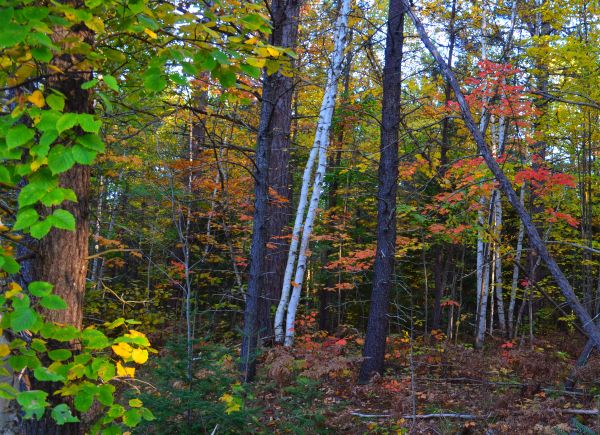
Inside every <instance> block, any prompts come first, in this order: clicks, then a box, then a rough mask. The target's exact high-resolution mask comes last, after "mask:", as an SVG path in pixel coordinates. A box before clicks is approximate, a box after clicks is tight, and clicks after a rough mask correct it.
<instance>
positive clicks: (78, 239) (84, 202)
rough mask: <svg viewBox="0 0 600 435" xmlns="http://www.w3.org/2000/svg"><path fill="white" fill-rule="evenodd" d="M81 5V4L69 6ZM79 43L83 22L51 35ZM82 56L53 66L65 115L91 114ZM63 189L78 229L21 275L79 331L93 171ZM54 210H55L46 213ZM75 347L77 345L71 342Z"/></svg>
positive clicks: (48, 424)
mask: <svg viewBox="0 0 600 435" xmlns="http://www.w3.org/2000/svg"><path fill="white" fill-rule="evenodd" d="M68 3H69V4H70V5H71V6H74V7H77V6H78V2H68ZM71 38H73V39H77V40H80V41H83V42H85V43H87V44H89V45H93V40H94V34H93V32H92V31H91V30H89V29H88V28H87V27H86V26H85V25H83V24H79V25H75V26H72V27H70V28H63V27H57V28H56V29H55V30H54V33H53V34H52V40H53V42H54V43H55V44H57V45H59V46H63V45H65V44H68V42H66V41H67V40H68V39H71ZM81 60H82V59H81V56H80V55H62V56H60V57H56V58H55V59H54V60H53V61H52V64H53V65H54V66H55V67H57V69H58V71H62V72H61V73H59V74H56V75H52V76H50V78H49V79H48V87H49V88H52V89H55V90H57V91H59V92H61V93H62V94H64V95H65V97H66V98H65V107H64V112H65V113H67V112H72V113H92V105H91V98H90V96H91V91H90V90H83V89H81V85H82V84H83V83H85V82H86V81H88V80H90V78H91V74H90V73H89V72H88V73H82V72H80V71H78V69H77V65H78V64H79V62H81ZM60 186H61V187H63V188H67V189H72V190H73V191H74V192H75V195H76V196H77V202H65V203H63V204H62V205H61V208H63V209H65V210H67V211H69V212H70V213H71V214H72V215H73V216H74V217H75V222H76V224H75V231H65V230H59V229H56V228H53V229H52V230H51V231H50V232H49V233H48V235H47V236H46V237H44V238H43V239H41V240H40V241H39V243H38V245H37V255H36V256H35V257H34V258H33V259H31V261H27V262H26V263H25V264H23V265H22V266H23V276H24V279H26V280H40V281H47V282H49V283H51V284H52V285H54V293H55V294H57V295H58V296H60V297H61V298H62V299H64V301H65V302H66V303H67V309H65V310H48V311H45V312H44V315H45V317H46V320H48V321H51V322H57V323H61V324H65V325H73V326H75V327H76V328H79V329H81V327H82V325H83V299H84V293H85V283H86V276H87V269H88V267H87V266H88V259H87V257H88V243H89V234H90V232H89V193H90V192H89V190H90V189H89V187H90V167H89V166H82V165H75V166H73V167H72V168H71V169H70V170H68V171H67V172H65V173H63V174H61V175H60ZM48 212H51V210H48ZM73 346H74V347H76V346H77V343H73ZM31 387H32V388H34V389H42V390H44V391H47V392H48V393H49V395H48V400H49V401H50V402H51V404H53V405H56V404H58V403H61V400H60V398H58V397H57V396H55V395H53V392H54V390H55V389H56V388H59V387H58V386H56V385H54V384H51V383H48V382H37V381H36V380H35V379H34V378H33V377H32V378H31ZM24 426H25V431H26V433H28V434H45V435H46V434H48V435H52V434H67V435H68V434H76V433H78V432H79V424H78V423H71V424H65V425H63V426H58V425H56V422H55V421H54V420H53V419H52V418H51V417H50V416H49V415H46V416H45V417H44V418H42V419H41V420H28V421H27V422H26V424H25V425H24Z"/></svg>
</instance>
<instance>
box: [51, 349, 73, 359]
mask: <svg viewBox="0 0 600 435" xmlns="http://www.w3.org/2000/svg"><path fill="white" fill-rule="evenodd" d="M72 355H73V354H72V353H71V351H70V350H68V349H55V350H51V351H50V352H48V357H49V358H50V359H51V360H52V361H66V360H68V359H69V358H71V356H72Z"/></svg>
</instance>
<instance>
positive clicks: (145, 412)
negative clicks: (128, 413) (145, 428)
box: [140, 408, 156, 421]
mask: <svg viewBox="0 0 600 435" xmlns="http://www.w3.org/2000/svg"><path fill="white" fill-rule="evenodd" d="M140 411H141V412H142V417H143V418H144V420H146V421H152V420H156V417H154V414H152V411H150V410H149V409H148V408H141V409H140Z"/></svg>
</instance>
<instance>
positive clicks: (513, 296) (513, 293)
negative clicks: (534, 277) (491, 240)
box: [508, 185, 525, 339]
mask: <svg viewBox="0 0 600 435" xmlns="http://www.w3.org/2000/svg"><path fill="white" fill-rule="evenodd" d="M524 200H525V185H523V186H521V191H520V193H519V202H520V203H521V205H524V203H525V201H524ZM524 235H525V228H524V227H523V222H519V235H518V236H517V248H516V251H515V259H514V268H513V275H512V283H511V287H510V302H509V304H508V336H509V338H511V339H512V338H514V337H515V330H514V318H515V304H516V301H517V286H518V284H519V270H520V269H521V268H520V266H521V255H522V253H523V237H524Z"/></svg>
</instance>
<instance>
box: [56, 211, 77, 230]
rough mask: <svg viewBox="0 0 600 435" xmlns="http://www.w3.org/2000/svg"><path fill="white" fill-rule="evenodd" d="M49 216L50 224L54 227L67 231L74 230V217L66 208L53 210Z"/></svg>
mask: <svg viewBox="0 0 600 435" xmlns="http://www.w3.org/2000/svg"><path fill="white" fill-rule="evenodd" d="M50 218H51V219H52V225H54V226H55V227H56V228H60V229H61V230H69V231H74V230H75V217H73V215H72V214H71V213H70V212H68V211H67V210H63V209H57V210H54V213H52V216H50Z"/></svg>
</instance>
